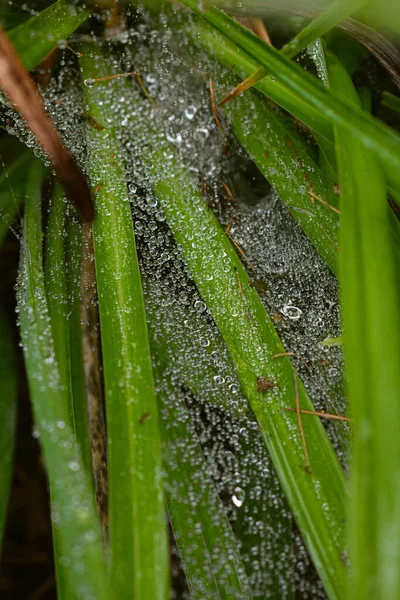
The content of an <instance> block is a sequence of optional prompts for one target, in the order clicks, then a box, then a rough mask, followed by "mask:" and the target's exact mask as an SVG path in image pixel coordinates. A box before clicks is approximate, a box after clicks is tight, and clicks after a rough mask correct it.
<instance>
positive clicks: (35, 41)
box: [7, 0, 89, 71]
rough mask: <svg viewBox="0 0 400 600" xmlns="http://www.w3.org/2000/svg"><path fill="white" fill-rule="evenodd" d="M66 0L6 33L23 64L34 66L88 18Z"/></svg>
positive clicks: (59, 0) (27, 67)
mask: <svg viewBox="0 0 400 600" xmlns="http://www.w3.org/2000/svg"><path fill="white" fill-rule="evenodd" d="M88 16H89V12H88V11H87V10H80V9H78V8H77V7H76V6H75V5H74V4H72V3H70V2H68V0H58V2H55V3H54V4H52V5H51V6H49V7H48V8H46V9H44V10H43V11H42V12H40V13H39V14H38V15H36V16H34V17H32V18H30V19H28V20H27V21H25V23H22V25H19V26H18V27H15V28H14V29H11V30H10V31H8V32H7V33H8V36H9V38H10V40H11V42H12V44H13V46H14V48H15V50H16V51H17V52H18V55H19V57H20V59H21V61H22V62H23V64H24V66H25V68H26V69H27V70H28V71H30V70H31V69H34V68H35V67H37V66H38V65H39V64H40V63H41V62H42V61H43V60H44V59H45V58H46V56H47V55H48V54H50V52H51V51H52V50H54V48H56V47H57V44H58V43H59V42H60V41H64V40H65V39H66V38H68V37H69V36H70V35H71V33H73V32H74V31H75V30H76V29H78V27H79V26H80V25H82V23H83V22H84V21H85V20H86V19H87V18H88Z"/></svg>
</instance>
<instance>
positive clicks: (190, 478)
mask: <svg viewBox="0 0 400 600" xmlns="http://www.w3.org/2000/svg"><path fill="white" fill-rule="evenodd" d="M157 297H158V294H157V291H156V288H155V286H153V285H151V284H150V283H149V282H147V281H146V285H145V298H146V307H148V311H147V314H148V319H149V325H150V327H149V331H150V338H151V347H152V353H153V355H154V357H155V359H154V362H155V364H156V368H155V369H156V373H157V382H158V383H157V389H158V399H159V402H160V403H161V412H162V414H163V415H164V417H163V421H162V423H161V431H162V432H163V439H164V447H165V449H164V465H165V470H166V474H167V484H166V497H167V505H168V510H169V514H170V519H171V523H172V527H173V531H174V535H175V537H176V540H177V544H178V547H179V550H180V553H181V557H182V561H183V564H184V567H185V573H186V577H187V579H188V580H190V582H191V583H190V586H191V589H192V590H196V593H197V594H198V595H200V598H202V597H204V596H202V595H201V594H202V593H203V595H204V592H202V590H208V593H209V594H212V590H213V589H214V588H215V587H216V586H217V587H218V589H219V590H220V592H219V593H220V594H221V595H223V594H224V590H225V589H226V588H228V589H229V590H231V594H232V596H234V594H235V593H236V595H238V594H239V597H240V598H242V597H244V594H245V593H247V592H246V590H247V588H248V587H249V588H250V593H251V595H252V596H253V597H255V598H257V597H259V596H260V590H262V594H263V595H265V597H268V598H269V597H271V598H275V597H279V598H282V600H288V599H289V598H291V591H292V587H293V579H292V577H293V568H292V564H293V563H292V560H293V557H292V555H291V552H290V548H291V544H292V522H291V519H290V518H288V516H287V512H286V510H287V507H286V502H285V499H284V496H283V492H282V491H281V490H279V489H276V488H277V486H276V480H275V474H274V472H273V473H272V476H271V478H270V479H267V480H266V478H264V479H263V482H264V485H266V486H268V490H269V492H270V494H271V497H272V495H273V498H274V500H273V502H272V501H271V502H267V501H265V497H264V496H263V495H261V497H254V490H255V489H256V487H257V486H260V485H261V482H260V477H259V472H258V471H257V469H252V468H251V467H250V466H249V464H248V460H249V456H252V454H253V453H254V448H257V447H259V444H260V436H261V434H260V432H259V431H258V429H255V430H254V429H252V428H251V427H250V426H249V429H248V431H247V438H248V440H249V441H248V446H246V449H247V450H248V451H247V452H243V453H242V452H240V456H239V460H238V465H239V469H240V471H241V473H243V476H242V481H241V488H240V489H241V492H240V493H241V495H242V497H243V498H245V501H243V500H241V501H243V506H241V507H240V509H238V510H237V511H236V515H235V521H234V530H235V534H234V537H233V534H232V531H231V528H230V525H229V524H228V521H227V519H226V516H225V515H224V511H223V510H222V505H221V506H220V503H219V502H218V498H217V495H216V491H215V489H214V484H213V482H212V481H211V479H210V476H209V473H208V472H207V465H206V464H205V461H204V457H203V456H202V452H201V449H200V447H199V444H198V442H197V440H196V439H195V438H196V434H195V432H194V431H192V429H193V425H192V424H191V421H190V419H191V415H190V414H189V413H188V410H187V407H186V405H185V402H184V397H182V388H181V385H182V383H183V385H184V388H185V389H186V390H188V391H189V392H190V394H191V396H192V397H193V398H196V401H198V402H201V403H204V404H205V405H207V404H208V405H210V406H212V407H214V408H216V409H217V410H219V411H223V413H224V414H225V415H227V418H229V419H232V418H233V419H234V420H235V421H239V420H240V421H241V422H242V423H243V418H244V416H243V405H244V403H245V399H244V398H243V397H241V396H240V395H239V394H238V396H237V402H232V394H231V390H230V389H229V387H228V385H226V386H225V385H216V386H210V382H213V381H214V382H215V381H219V380H220V379H221V365H220V364H218V365H217V364H215V361H213V360H212V357H211V356H209V357H208V358H206V359H205V360H201V362H200V363H199V364H196V362H195V361H194V360H193V357H194V356H203V357H204V355H205V356H207V355H210V354H211V351H213V352H214V356H215V353H217V354H218V356H220V357H222V356H225V347H224V342H223V339H222V336H221V334H220V333H219V331H218V330H216V331H214V333H212V332H207V334H206V335H207V336H208V335H209V336H210V338H211V339H212V343H211V344H210V346H206V347H204V346H201V343H200V341H199V340H200V336H197V335H193V333H194V332H195V331H196V330H197V327H199V323H198V322H197V321H196V319H195V317H194V315H193V314H192V313H191V312H190V311H189V310H188V307H187V306H185V305H181V306H180V307H179V310H169V311H168V312H169V315H168V324H167V323H165V318H164V317H165V308H164V309H163V307H162V306H161V303H160V301H159V300H158V301H157ZM183 317H184V320H183V319H182V318H183ZM183 322H184V323H185V325H183V324H182V323H183ZM189 324H190V326H189V327H188V325H189ZM189 332H190V333H189ZM228 364H229V372H230V373H234V372H235V368H234V366H233V365H232V364H231V363H230V362H229V363H228ZM171 365H173V371H172V372H171ZM178 373H179V374H178ZM231 385H234V386H237V387H239V385H238V381H237V380H236V378H235V379H234V380H233V384H231ZM246 423H247V421H246ZM252 423H253V421H252ZM247 424H248V423H247ZM242 437H244V436H242ZM243 444H244V442H243ZM241 445H242V443H241ZM242 458H243V460H241V459H242ZM258 458H259V459H260V460H263V459H264V461H263V464H264V466H265V469H266V470H269V469H268V467H267V465H268V460H269V459H268V456H266V455H265V454H264V455H263V457H262V458H260V457H259V456H258ZM271 470H272V471H273V469H271ZM272 489H274V492H273V494H272ZM265 493H268V492H267V491H266V490H265ZM192 497H194V498H196V502H195V503H192V502H190V500H189V499H190V498H192ZM203 499H206V500H204V501H203ZM282 507H284V514H282ZM196 522H200V523H201V538H199V543H198V544H193V536H197V535H200V532H199V528H198V527H196ZM256 522H259V523H262V524H263V527H264V528H265V531H267V532H268V533H267V534H266V535H267V536H268V540H265V541H267V543H268V552H267V553H266V554H267V557H264V560H263V558H262V557H261V556H257V559H256V560H255V558H254V552H255V549H257V548H259V547H260V533H259V532H258V531H257V532H255V531H254V526H253V524H254V523H256ZM239 544H240V546H239ZM239 548H240V554H239ZM288 549H289V551H288ZM240 555H241V556H240ZM217 556H218V558H217ZM212 557H214V560H212ZM227 562H228V564H229V568H228V569H226V568H225V565H226V563H227ZM243 568H244V569H245V572H246V575H247V581H245V577H244V572H243ZM261 569H262V573H261V572H260V570H261ZM211 574H212V577H211ZM192 593H193V594H194V593H195V592H194V591H192ZM234 597H236V596H234Z"/></svg>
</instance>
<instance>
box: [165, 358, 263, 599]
mask: <svg viewBox="0 0 400 600" xmlns="http://www.w3.org/2000/svg"><path fill="white" fill-rule="evenodd" d="M165 356H166V354H165V353H164V354H160V353H157V369H156V373H157V371H158V377H157V379H158V399H159V403H160V412H161V411H162V412H163V413H164V414H165V413H166V412H167V413H168V418H165V417H164V418H163V419H161V420H160V428H161V432H162V438H163V456H164V465H165V472H166V503H167V507H168V513H169V517H170V522H171V526H172V529H173V533H174V537H175V540H176V544H177V546H178V549H179V553H180V556H181V560H182V563H183V567H184V570H185V575H186V579H187V581H188V585H189V589H190V592H191V597H192V598H193V599H194V600H206V599H210V600H211V599H215V600H217V599H218V600H219V599H221V600H230V599H232V598H238V599H239V598H240V599H243V600H248V599H250V598H251V596H250V594H249V589H248V584H247V582H246V576H245V570H244V566H243V563H242V561H241V557H240V553H239V550H238V545H237V540H236V539H235V536H234V535H233V532H232V529H231V526H230V524H229V522H228V519H227V517H226V515H225V512H224V508H223V506H222V503H221V501H220V499H219V497H218V494H217V492H216V489H215V486H214V483H213V481H212V480H211V478H210V475H209V473H208V472H207V465H206V463H205V460H204V457H203V454H202V450H201V447H200V445H199V443H198V441H197V437H196V432H195V431H194V427H193V425H192V424H191V423H190V415H189V411H188V409H187V407H186V405H185V400H184V397H182V392H181V391H180V390H179V389H177V386H176V385H175V386H174V385H173V384H172V381H170V379H171V376H170V375H168V374H165V372H163V371H162V369H161V368H160V366H161V364H162V362H163V357H165ZM191 498H195V499H196V500H195V502H192V501H191V500H190V499H191Z"/></svg>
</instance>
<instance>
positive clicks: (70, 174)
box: [0, 26, 94, 221]
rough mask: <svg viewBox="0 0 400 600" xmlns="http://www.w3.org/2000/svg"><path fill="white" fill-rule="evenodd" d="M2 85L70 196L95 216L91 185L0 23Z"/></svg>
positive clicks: (88, 218)
mask: <svg viewBox="0 0 400 600" xmlns="http://www.w3.org/2000/svg"><path fill="white" fill-rule="evenodd" d="M0 87H1V88H2V89H3V91H4V93H5V94H6V95H7V97H8V98H9V100H10V102H11V103H12V104H14V106H15V108H16V109H17V110H18V112H19V113H20V114H21V116H22V117H23V118H24V120H25V121H26V123H27V124H28V126H29V128H30V129H31V131H32V133H33V134H34V136H35V137H36V139H37V141H38V142H39V144H40V145H41V146H42V147H43V149H44V150H45V151H46V152H47V154H48V156H49V158H50V160H51V162H52V163H53V165H54V168H55V169H56V171H57V175H58V177H59V179H60V182H61V184H62V185H63V187H64V190H65V193H66V195H67V196H68V198H69V199H70V200H71V201H72V202H74V204H75V205H76V206H77V207H78V208H79V210H80V212H81V213H82V215H83V217H84V219H85V220H86V221H92V220H93V218H94V206H93V201H92V196H91V193H90V188H89V185H88V183H87V181H86V179H85V177H84V176H83V173H82V172H81V170H80V169H79V168H78V167H77V165H76V164H75V162H74V160H73V159H72V157H71V155H70V153H69V152H68V150H67V148H66V147H65V146H64V144H63V143H62V141H61V138H60V136H59V135H58V133H57V131H56V129H55V127H54V124H53V122H52V120H51V119H50V117H49V116H48V114H47V113H46V111H45V108H44V104H43V101H42V98H41V96H40V94H39V92H38V89H37V87H36V84H35V82H34V81H33V79H32V78H31V76H30V75H29V73H28V71H27V70H26V69H25V67H24V65H23V64H22V62H21V60H20V58H19V56H18V55H17V53H16V52H15V50H14V48H13V46H12V44H11V42H10V40H9V39H8V37H7V35H6V33H5V32H4V30H3V29H2V28H1V26H0Z"/></svg>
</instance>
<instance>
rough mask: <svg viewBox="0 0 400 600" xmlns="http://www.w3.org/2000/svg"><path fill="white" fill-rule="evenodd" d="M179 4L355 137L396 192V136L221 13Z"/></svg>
mask: <svg viewBox="0 0 400 600" xmlns="http://www.w3.org/2000/svg"><path fill="white" fill-rule="evenodd" d="M181 1H182V3H183V4H185V5H186V6H188V7H190V8H192V10H194V11H195V12H196V13H197V14H199V15H200V16H201V17H202V18H203V19H205V20H206V21H208V22H209V23H211V24H212V25H213V26H214V27H215V28H217V29H219V30H220V31H221V32H222V33H224V34H225V35H226V36H227V37H228V38H229V39H230V40H231V41H232V42H234V43H235V44H237V45H238V46H239V47H240V48H241V49H242V50H243V51H245V52H247V53H248V54H250V55H251V56H252V57H253V58H254V59H255V60H256V61H258V63H259V66H262V67H264V68H266V69H268V70H269V71H270V72H271V73H272V75H273V76H275V77H276V78H277V79H278V80H279V81H280V82H281V83H282V84H283V85H284V86H285V87H286V89H287V90H288V91H290V92H291V93H292V94H294V95H295V97H296V98H299V99H300V100H301V101H303V102H307V103H309V105H310V106H311V107H312V108H313V109H314V110H315V111H316V112H317V113H318V114H319V115H320V116H323V117H325V118H327V119H328V120H329V121H330V122H331V123H332V124H334V125H336V126H339V127H343V128H344V129H346V131H348V132H349V133H351V134H353V135H357V136H358V138H359V140H360V142H361V143H362V144H363V145H364V146H365V147H366V148H368V149H369V150H370V151H372V152H373V153H374V155H375V156H378V159H379V161H380V163H381V164H382V167H383V169H384V171H385V175H386V177H387V179H388V181H389V183H390V184H391V185H393V187H395V188H396V189H398V188H400V175H399V173H400V136H399V135H398V134H397V133H396V132H395V131H394V130H392V129H391V128H390V127H387V126H386V125H384V124H383V123H381V122H380V121H378V120H377V119H375V118H374V117H371V116H370V115H368V114H366V113H364V112H363V111H361V110H360V109H357V108H355V107H354V106H352V105H349V104H348V103H346V102H344V101H343V100H342V98H341V97H340V96H338V95H337V94H335V93H334V92H332V91H330V90H329V89H327V88H325V87H324V86H323V85H322V84H321V83H320V82H319V81H318V80H317V79H315V77H313V76H312V75H310V74H309V73H307V72H305V71H304V70H303V69H301V68H300V67H299V66H298V65H296V64H294V63H292V62H291V61H290V60H288V59H287V58H286V57H285V56H283V55H282V54H280V53H279V52H278V51H277V50H275V49H274V48H272V47H271V46H269V45H268V44H266V43H265V42H263V41H262V40H261V39H260V38H258V37H257V36H255V35H254V34H252V33H251V32H250V31H249V30H247V29H246V28H245V27H243V26H242V25H240V24H239V23H237V22H236V21H235V20H234V19H231V18H230V17H229V16H228V15H226V14H225V13H223V12H222V11H220V10H218V9H216V8H211V9H209V10H207V11H206V12H202V11H201V10H200V9H199V7H198V4H197V2H196V0H181ZM294 108H295V106H294ZM293 114H295V116H298V115H296V113H293Z"/></svg>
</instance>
